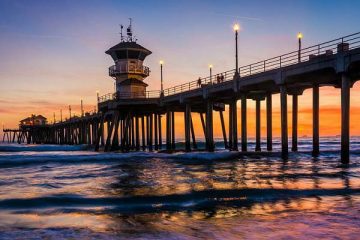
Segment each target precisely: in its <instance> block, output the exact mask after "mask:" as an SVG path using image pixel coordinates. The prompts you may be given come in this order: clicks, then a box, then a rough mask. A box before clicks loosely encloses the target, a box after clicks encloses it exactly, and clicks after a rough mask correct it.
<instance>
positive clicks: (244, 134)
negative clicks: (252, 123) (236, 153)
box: [241, 94, 247, 152]
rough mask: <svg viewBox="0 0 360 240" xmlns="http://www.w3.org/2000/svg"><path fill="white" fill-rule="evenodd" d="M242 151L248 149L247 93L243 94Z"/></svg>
mask: <svg viewBox="0 0 360 240" xmlns="http://www.w3.org/2000/svg"><path fill="white" fill-rule="evenodd" d="M241 151H243V152H246V151H247V116H246V95H245V94H243V95H242V96H241Z"/></svg>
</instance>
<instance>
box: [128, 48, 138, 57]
mask: <svg viewBox="0 0 360 240" xmlns="http://www.w3.org/2000/svg"><path fill="white" fill-rule="evenodd" d="M128 58H132V59H138V58H139V51H132V50H129V51H128Z"/></svg>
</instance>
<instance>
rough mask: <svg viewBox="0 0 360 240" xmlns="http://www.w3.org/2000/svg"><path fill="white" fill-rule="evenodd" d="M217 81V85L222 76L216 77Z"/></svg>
mask: <svg viewBox="0 0 360 240" xmlns="http://www.w3.org/2000/svg"><path fill="white" fill-rule="evenodd" d="M216 81H217V83H220V76H219V75H217V76H216Z"/></svg>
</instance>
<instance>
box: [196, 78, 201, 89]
mask: <svg viewBox="0 0 360 240" xmlns="http://www.w3.org/2000/svg"><path fill="white" fill-rule="evenodd" d="M197 84H198V87H201V78H200V77H199V79H198V81H197Z"/></svg>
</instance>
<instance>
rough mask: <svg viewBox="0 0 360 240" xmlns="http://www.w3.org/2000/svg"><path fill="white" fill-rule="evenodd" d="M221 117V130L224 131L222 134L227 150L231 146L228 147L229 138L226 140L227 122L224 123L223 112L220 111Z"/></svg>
mask: <svg viewBox="0 0 360 240" xmlns="http://www.w3.org/2000/svg"><path fill="white" fill-rule="evenodd" d="M219 115H220V123H221V129H222V134H223V140H224V146H225V149H227V148H229V146H228V142H227V138H226V129H225V121H224V115H223V111H219Z"/></svg>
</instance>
